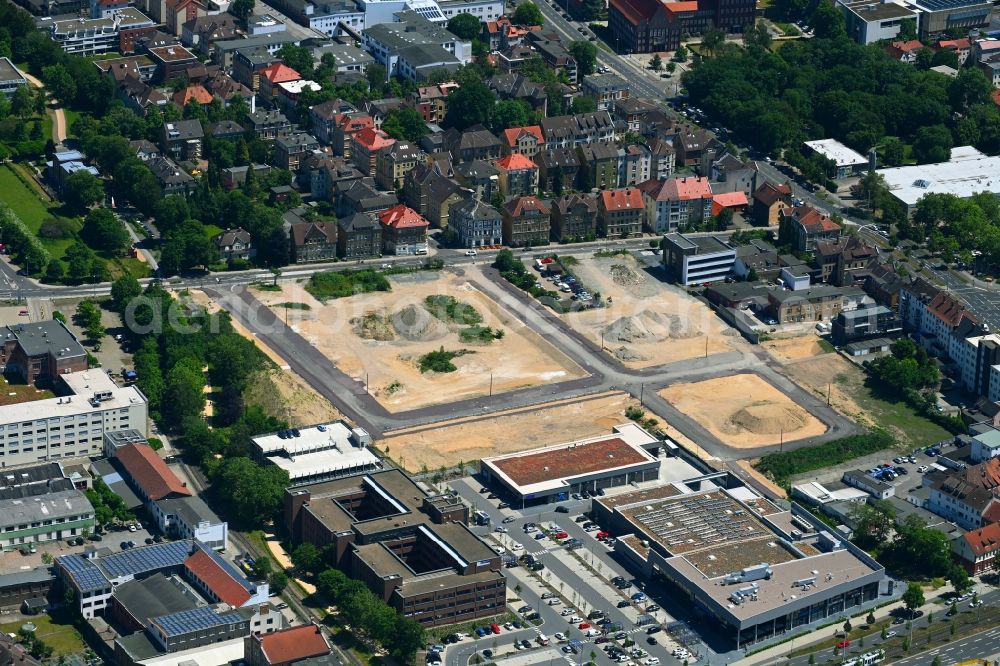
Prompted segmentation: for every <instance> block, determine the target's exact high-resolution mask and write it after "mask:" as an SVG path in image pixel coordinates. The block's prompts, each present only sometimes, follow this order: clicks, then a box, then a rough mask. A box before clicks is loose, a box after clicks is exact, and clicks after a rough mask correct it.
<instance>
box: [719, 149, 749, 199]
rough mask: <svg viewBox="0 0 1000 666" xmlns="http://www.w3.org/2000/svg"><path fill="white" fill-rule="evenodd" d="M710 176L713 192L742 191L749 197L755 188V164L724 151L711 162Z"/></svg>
mask: <svg viewBox="0 0 1000 666" xmlns="http://www.w3.org/2000/svg"><path fill="white" fill-rule="evenodd" d="M710 178H711V180H712V192H713V193H714V194H726V193H730V192H742V193H743V194H744V195H746V197H747V199H749V198H750V196H751V195H752V194H753V193H754V191H755V190H756V189H757V178H758V172H757V165H756V164H754V162H753V161H752V160H747V161H746V162H744V161H743V160H742V159H740V158H739V157H738V156H736V155H733V154H732V153H730V152H729V151H726V152H725V153H723V154H722V155H720V156H719V157H718V158H717V159H716V160H715V161H714V162H712V169H711V173H710Z"/></svg>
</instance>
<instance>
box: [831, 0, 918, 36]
mask: <svg viewBox="0 0 1000 666" xmlns="http://www.w3.org/2000/svg"><path fill="white" fill-rule="evenodd" d="M837 6H838V7H839V8H840V10H841V12H842V13H843V14H844V19H845V20H846V28H847V34H848V35H850V36H851V37H852V38H853V39H854V41H856V42H858V43H859V44H874V43H876V42H881V41H885V40H889V39H893V40H894V39H898V38H899V36H900V33H901V32H902V31H903V28H904V26H906V24H907V23H909V24H910V26H909V27H911V28H912V31H913V33H914V34H915V33H916V32H917V30H918V29H919V25H920V13H919V12H918V11H917V10H915V9H913V8H912V7H906V6H904V5H902V4H896V3H894V2H875V3H873V2H859V1H858V0H838V2H837Z"/></svg>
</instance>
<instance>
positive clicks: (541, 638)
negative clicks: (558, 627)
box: [535, 634, 549, 645]
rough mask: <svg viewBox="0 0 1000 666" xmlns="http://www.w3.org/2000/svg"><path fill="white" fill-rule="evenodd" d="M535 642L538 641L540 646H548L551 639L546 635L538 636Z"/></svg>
mask: <svg viewBox="0 0 1000 666" xmlns="http://www.w3.org/2000/svg"><path fill="white" fill-rule="evenodd" d="M535 640H536V641H538V644H539V645H548V644H549V637H548V636H546V635H545V634H538V638H536V639H535Z"/></svg>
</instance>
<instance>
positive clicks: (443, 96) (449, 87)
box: [411, 81, 459, 123]
mask: <svg viewBox="0 0 1000 666" xmlns="http://www.w3.org/2000/svg"><path fill="white" fill-rule="evenodd" d="M458 87H459V86H458V84H457V83H455V82H454V81H449V82H447V83H438V84H435V85H432V86H423V87H419V88H417V90H416V92H414V93H412V94H411V97H412V100H413V108H414V109H416V111H417V113H419V114H420V115H421V116H422V117H423V119H424V121H425V122H428V123H439V122H441V121H442V120H444V116H445V113H447V111H448V95H450V94H451V93H452V91H455V90H458Z"/></svg>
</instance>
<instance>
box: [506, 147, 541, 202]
mask: <svg viewBox="0 0 1000 666" xmlns="http://www.w3.org/2000/svg"><path fill="white" fill-rule="evenodd" d="M495 164H496V167H497V169H498V170H499V172H500V173H499V174H498V177H499V181H498V183H499V185H500V193H501V194H503V195H504V196H506V197H516V196H522V195H531V194H535V193H536V192H538V167H537V166H536V165H535V163H534V162H532V161H531V160H530V159H528V158H527V157H526V156H525V155H522V154H521V153H511V154H510V155H507V156H506V157H502V158H500V159H499V160H497V161H496V162H495Z"/></svg>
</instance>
